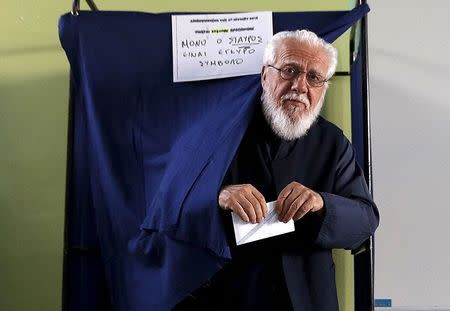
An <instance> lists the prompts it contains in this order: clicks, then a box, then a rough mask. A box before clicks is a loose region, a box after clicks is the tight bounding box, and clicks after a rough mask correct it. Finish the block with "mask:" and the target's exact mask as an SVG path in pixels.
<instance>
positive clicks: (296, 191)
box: [279, 185, 304, 221]
mask: <svg viewBox="0 0 450 311" xmlns="http://www.w3.org/2000/svg"><path fill="white" fill-rule="evenodd" d="M303 193H304V187H303V186H299V185H293V186H292V191H291V193H290V194H289V196H288V197H287V198H286V199H285V200H284V205H283V209H282V211H281V213H280V215H279V219H280V221H283V220H284V219H285V218H286V214H287V213H288V212H289V210H290V209H291V208H295V206H292V203H294V201H295V200H297V198H298V197H300V196H301V195H302V194H303Z"/></svg>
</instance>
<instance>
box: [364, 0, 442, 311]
mask: <svg viewBox="0 0 450 311" xmlns="http://www.w3.org/2000/svg"><path fill="white" fill-rule="evenodd" d="M369 4H370V6H371V8H372V11H371V13H369V16H368V19H369V57H370V99H371V112H372V137H373V142H372V148H373V171H374V195H375V199H376V202H377V204H378V206H379V208H380V212H381V224H380V227H379V229H378V231H377V233H376V238H375V243H376V248H375V252H376V255H375V265H376V266H375V269H376V272H375V298H391V299H392V303H393V306H421V307H430V306H440V307H450V189H449V188H450V164H449V163H450V100H449V97H450V96H449V91H450V1H444V0H439V1H423V0H422V1H419V0H409V1H407V0H400V1H398V0H397V1H392V0H391V1H389V0H376V1H371V2H370V3H369ZM420 310H422V309H420ZM427 310H428V309H427ZM430 310H431V309H430Z"/></svg>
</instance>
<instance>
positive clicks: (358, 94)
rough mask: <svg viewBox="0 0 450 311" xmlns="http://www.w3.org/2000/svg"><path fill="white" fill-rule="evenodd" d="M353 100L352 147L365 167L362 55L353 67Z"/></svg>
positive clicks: (361, 164) (359, 161)
mask: <svg viewBox="0 0 450 311" xmlns="http://www.w3.org/2000/svg"><path fill="white" fill-rule="evenodd" d="M350 71H351V98H352V145H353V147H354V148H355V153H356V161H357V162H358V164H359V165H360V166H361V167H364V166H365V165H364V157H365V154H364V107H363V88H362V79H363V77H362V62H361V53H358V56H357V57H356V60H355V61H354V62H353V64H352V67H351V70H350Z"/></svg>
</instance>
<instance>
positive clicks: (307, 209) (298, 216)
mask: <svg viewBox="0 0 450 311" xmlns="http://www.w3.org/2000/svg"><path fill="white" fill-rule="evenodd" d="M313 207H314V203H313V200H312V199H309V200H307V201H306V202H304V203H303V205H302V207H301V208H299V209H298V210H297V212H296V213H295V215H294V217H293V219H294V220H295V221H297V220H299V219H301V218H302V217H303V216H305V215H306V214H307V213H308V212H310V211H311V210H312V209H313Z"/></svg>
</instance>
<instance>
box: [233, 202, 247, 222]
mask: <svg viewBox="0 0 450 311" xmlns="http://www.w3.org/2000/svg"><path fill="white" fill-rule="evenodd" d="M232 211H233V212H235V213H236V214H237V215H238V216H239V217H241V219H242V220H243V221H244V222H249V221H250V219H249V218H248V215H247V214H246V213H245V211H244V209H243V208H242V206H241V204H239V202H235V204H234V205H233V208H232Z"/></svg>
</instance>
